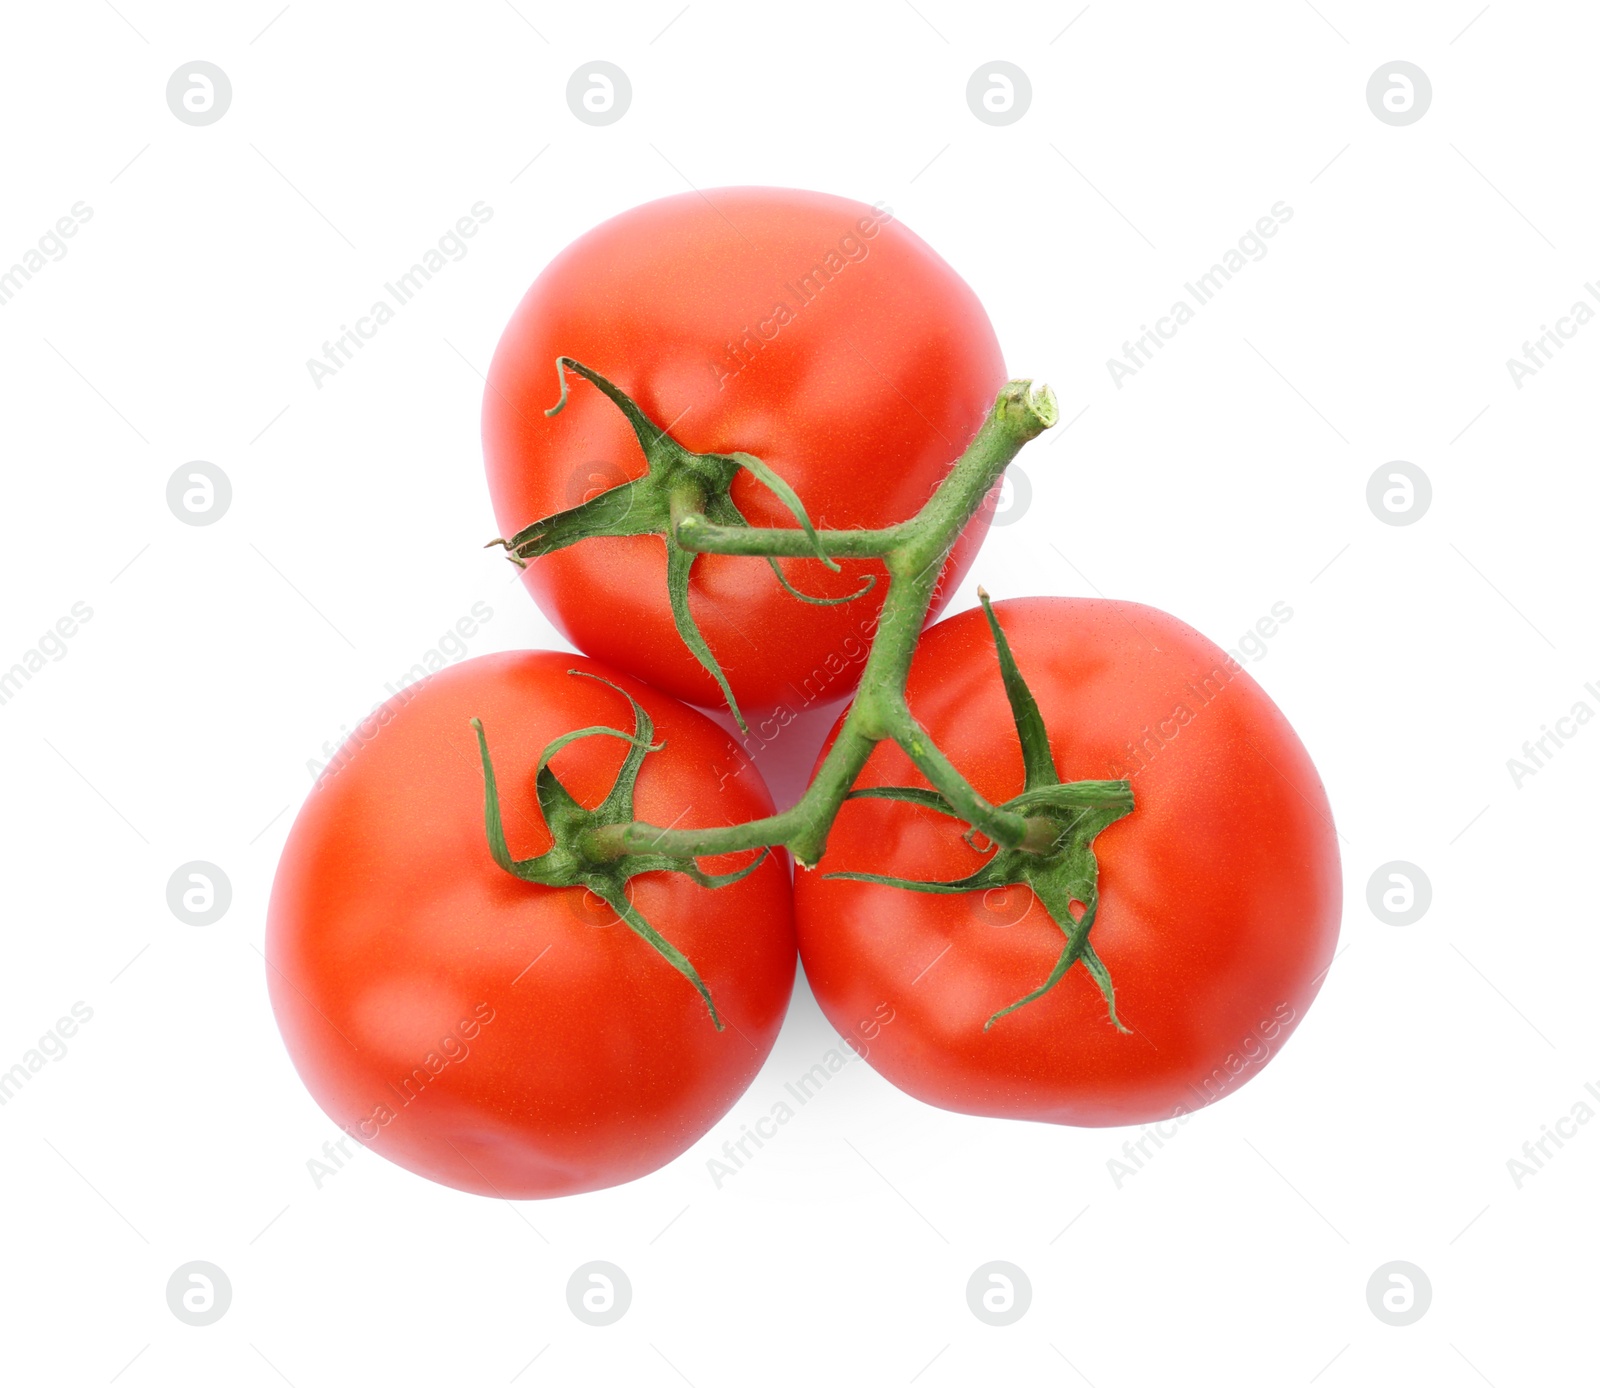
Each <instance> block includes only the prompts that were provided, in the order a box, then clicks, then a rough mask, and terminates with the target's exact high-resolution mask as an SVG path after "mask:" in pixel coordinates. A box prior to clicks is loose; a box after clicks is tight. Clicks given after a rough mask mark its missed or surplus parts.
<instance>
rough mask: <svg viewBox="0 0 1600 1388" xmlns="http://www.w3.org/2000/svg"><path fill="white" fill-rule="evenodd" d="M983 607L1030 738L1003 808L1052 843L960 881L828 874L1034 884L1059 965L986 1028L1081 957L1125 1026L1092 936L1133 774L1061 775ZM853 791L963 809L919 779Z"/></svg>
mask: <svg viewBox="0 0 1600 1388" xmlns="http://www.w3.org/2000/svg"><path fill="white" fill-rule="evenodd" d="M979 597H980V600H981V601H982V603H983V610H984V615H985V617H986V618H987V619H988V622H989V630H990V632H991V633H992V634H993V636H994V643H995V651H996V654H997V655H998V657H999V662H1000V677H1001V679H1002V681H1003V682H1004V684H1005V689H1006V698H1007V701H1008V702H1009V703H1010V705H1011V716H1012V722H1013V724H1014V726H1015V728H1016V733H1017V741H1018V742H1019V743H1020V744H1021V747H1022V761H1023V770H1024V788H1023V790H1022V792H1021V794H1019V795H1016V796H1014V797H1013V798H1012V799H1010V800H1007V801H1006V802H1005V803H1004V805H1002V806H1001V807H1000V808H1002V809H1004V810H1008V811H1011V812H1012V813H1015V814H1021V815H1025V816H1027V817H1029V818H1044V819H1047V820H1048V821H1050V823H1051V825H1052V827H1053V829H1054V831H1055V832H1054V839H1053V842H1052V844H1051V847H1050V848H1049V850H1048V851H1046V852H1043V853H1040V852H1030V851H1028V850H1026V849H1023V848H999V849H994V850H992V852H993V856H992V857H990V858H989V860H988V861H987V862H986V863H984V865H983V866H982V867H980V868H978V869H977V871H975V872H973V873H971V874H969V875H968V876H966V877H962V878H957V879H955V880H954V881H948V882H937V881H917V880H914V879H911V878H905V877H890V876H885V875H882V874H879V873H869V872H830V873H826V874H824V876H825V879H826V880H832V881H847V882H872V883H877V884H878V885H880V886H886V887H896V888H899V889H901V890H903V891H912V892H931V893H937V894H940V895H955V894H958V893H967V892H976V891H990V890H993V889H994V888H996V887H1012V886H1026V887H1027V888H1028V889H1029V890H1030V891H1032V893H1033V894H1034V896H1035V897H1036V898H1037V899H1038V901H1039V904H1040V905H1041V906H1043V907H1044V909H1045V913H1046V914H1047V915H1048V916H1049V917H1050V919H1051V920H1052V921H1054V922H1055V924H1056V926H1057V928H1058V929H1059V930H1060V931H1061V933H1062V936H1063V937H1064V938H1063V943H1062V947H1061V953H1060V954H1059V955H1058V956H1057V958H1056V962H1055V965H1054V967H1053V968H1052V969H1051V970H1050V973H1049V975H1048V976H1047V977H1046V978H1045V979H1044V981H1043V982H1041V983H1040V984H1039V986H1038V987H1037V988H1035V989H1033V990H1032V991H1031V992H1029V993H1027V994H1025V995H1024V996H1023V997H1020V998H1018V999H1017V1000H1016V1001H1015V1002H1013V1003H1011V1004H1010V1005H1008V1006H1006V1007H1003V1008H1001V1009H1000V1011H998V1012H996V1013H995V1014H994V1015H993V1016H992V1017H990V1018H989V1020H988V1021H987V1022H985V1023H984V1025H983V1029H984V1030H985V1031H988V1030H989V1028H990V1027H992V1026H993V1025H994V1024H995V1023H996V1022H998V1021H999V1020H1000V1019H1001V1018H1002V1017H1005V1016H1008V1015H1009V1014H1010V1013H1012V1012H1015V1011H1016V1010H1017V1009H1018V1008H1020V1007H1024V1006H1026V1005H1027V1004H1028V1003H1030V1002H1035V1001H1037V1000H1038V999H1039V998H1042V997H1043V996H1044V995H1045V994H1046V993H1048V992H1049V991H1050V990H1051V989H1052V988H1054V987H1055V986H1056V984H1058V983H1059V982H1060V981H1061V980H1062V979H1063V978H1064V977H1065V976H1066V975H1067V973H1068V971H1069V970H1070V969H1071V968H1072V966H1073V965H1074V964H1077V963H1081V964H1082V965H1083V966H1084V969H1085V971H1086V972H1087V973H1088V974H1089V976H1090V977H1091V978H1092V979H1093V980H1094V982H1095V986H1096V987H1098V988H1099V990H1100V993H1101V996H1102V997H1103V998H1104V999H1105V1004H1106V1012H1107V1015H1108V1016H1109V1018H1110V1020H1111V1023H1112V1025H1113V1026H1115V1027H1116V1028H1117V1030H1118V1031H1122V1032H1126V1031H1127V1030H1128V1028H1127V1027H1125V1026H1124V1025H1123V1024H1122V1019H1121V1018H1120V1017H1118V1016H1117V1004H1116V992H1115V989H1114V988H1113V986H1112V982H1111V972H1110V970H1109V969H1107V967H1106V965H1105V963H1104V961H1103V960H1102V959H1101V958H1100V956H1099V955H1098V954H1096V953H1095V952H1094V949H1093V947H1092V946H1091V945H1090V943H1089V931H1090V930H1091V929H1092V928H1093V926H1094V921H1095V916H1096V913H1097V911H1098V909H1099V901H1100V891H1099V878H1100V867H1099V862H1098V860H1097V859H1096V857H1095V853H1094V841H1095V839H1096V838H1097V837H1098V836H1099V835H1100V833H1101V831H1102V830H1104V829H1105V828H1107V827H1108V826H1109V825H1112V824H1115V823H1116V822H1117V821H1118V820H1119V819H1122V818H1124V817H1125V816H1127V815H1129V814H1132V813H1133V809H1134V801H1133V787H1132V785H1131V784H1130V783H1129V782H1127V781H1125V780H1124V781H1070V782H1065V783H1063V782H1062V780H1061V778H1060V775H1059V774H1058V773H1057V771H1056V766H1055V761H1054V759H1053V757H1052V756H1051V753H1050V741H1049V737H1048V734H1047V732H1046V729H1045V725H1044V718H1043V717H1042V716H1041V714H1040V712H1039V705H1038V703H1037V702H1036V701H1035V699H1034V697H1033V693H1032V691H1031V690H1030V689H1029V688H1028V685H1027V681H1026V680H1024V679H1023V677H1022V672H1021V670H1020V669H1019V668H1018V666H1017V663H1016V659H1015V657H1014V656H1013V655H1012V653H1011V644H1010V642H1009V641H1007V640H1006V636H1005V632H1004V631H1003V630H1002V629H1001V627H1000V623H999V621H998V620H997V619H996V617H995V615H994V609H993V608H992V607H991V606H990V603H989V595H988V594H987V593H985V592H983V590H982V589H979ZM848 798H850V799H852V800H872V799H876V800H895V801H899V802H901V803H903V804H908V805H916V806H919V807H920V808H923V809H929V810H936V811H937V812H938V813H940V814H943V815H950V816H952V817H953V818H957V819H959V818H960V816H959V815H958V814H957V813H956V811H955V810H954V809H953V808H952V806H951V805H950V803H949V802H948V801H947V800H946V799H945V798H944V797H943V796H942V795H940V794H939V792H938V791H935V790H929V789H924V788H919V787H916V786H869V787H864V788H861V789H856V790H852V791H851V792H850V795H849V797H848ZM977 833H978V831H977V830H976V829H973V828H969V829H968V830H967V831H966V833H965V834H964V835H963V838H964V839H965V840H966V841H967V843H968V844H969V846H971V845H972V844H973V840H974V838H975V837H976V836H977ZM1074 901H1080V902H1082V903H1083V906H1084V912H1083V915H1082V917H1081V918H1079V919H1077V920H1074V919H1073V917H1072V903H1073V902H1074Z"/></svg>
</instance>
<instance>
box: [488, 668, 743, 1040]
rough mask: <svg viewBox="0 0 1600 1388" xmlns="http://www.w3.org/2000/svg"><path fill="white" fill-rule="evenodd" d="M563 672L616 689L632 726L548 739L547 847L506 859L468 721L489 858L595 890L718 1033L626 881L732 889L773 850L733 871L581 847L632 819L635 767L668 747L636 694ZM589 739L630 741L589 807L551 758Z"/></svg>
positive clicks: (688, 969) (687, 969) (491, 781)
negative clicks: (671, 876)
mask: <svg viewBox="0 0 1600 1388" xmlns="http://www.w3.org/2000/svg"><path fill="white" fill-rule="evenodd" d="M567 673H568V674H569V675H572V676H576V677H579V678H583V679H592V680H595V681H597V682H598V683H600V684H603V685H605V686H606V687H607V688H609V689H614V690H616V692H617V693H619V694H621V695H622V696H623V698H625V699H627V701H628V703H629V705H630V707H631V708H632V710H633V731H632V732H631V733H625V732H623V731H622V730H621V729H620V728H612V727H607V726H604V725H596V726H593V727H588V728H578V729H575V730H574V731H572V732H569V733H563V734H562V735H561V736H560V737H557V738H555V739H554V740H553V741H551V742H550V743H548V744H547V745H546V746H545V748H544V750H543V751H542V752H541V753H540V754H539V760H538V763H537V766H536V768H535V775H534V787H535V795H536V798H537V800H538V805H539V812H540V814H541V815H542V817H543V819H544V822H545V826H546V828H548V829H549V831H550V838H551V846H550V848H549V849H547V850H546V851H545V852H544V853H541V854H537V855H535V856H534V857H532V858H524V859H521V860H518V859H514V858H512V856H511V850H510V847H509V845H508V844H507V842H506V835H505V823H504V820H503V818H502V812H501V808H500V791H499V785H498V782H497V781H496V778H495V771H494V761H493V758H492V757H491V756H490V755H489V741H488V737H487V736H486V734H485V733H484V729H483V723H482V721H481V720H479V719H477V718H474V719H472V720H471V722H472V728H473V731H474V732H475V733H476V734H477V738H478V755H479V760H480V761H481V763H482V766H483V794H484V809H483V817H484V832H485V835H486V836H487V838H488V841H489V855H490V857H492V858H493V859H494V861H495V864H496V865H497V866H498V867H500V868H501V869H503V870H504V871H506V872H508V873H510V874H511V875H512V876H513V877H516V878H519V879H521V880H522V881H524V882H532V883H535V884H537V885H539V886H545V887H583V888H586V889H587V890H589V891H591V892H593V893H594V894H595V895H596V896H598V897H600V898H601V900H603V901H605V902H606V903H607V904H608V905H609V906H610V907H611V909H612V910H614V911H615V912H616V913H617V915H618V917H619V919H621V920H622V921H624V922H625V923H626V924H627V926H628V928H629V929H630V930H632V931H633V933H634V934H635V935H637V936H638V937H639V938H640V939H642V940H644V941H645V942H646V943H647V944H648V945H649V946H650V947H651V948H652V949H654V950H655V951H656V952H657V953H658V954H660V955H661V957H662V958H663V959H664V960H666V962H667V963H669V964H670V965H672V967H673V968H674V969H676V970H677V971H678V972H679V973H680V974H682V975H683V976H684V977H685V978H686V979H688V980H689V982H690V983H692V984H693V985H694V987H695V990H696V991H697V992H698V993H699V994H700V996H701V998H702V999H703V1000H704V1002H705V1005H706V1010H707V1011H708V1012H709V1013H710V1014H711V1020H712V1022H713V1024H714V1025H715V1026H716V1028H717V1030H718V1031H721V1030H722V1029H723V1023H722V1018H721V1017H720V1016H719V1015H718V1013H717V1009H716V1005H715V1004H714V1003H713V1002H712V999H711V992H710V990H709V989H708V988H707V987H706V984H705V980H704V979H702V978H701V977H700V975H699V973H698V972H697V971H696V969H695V967H694V965H693V964H691V963H690V962H689V959H688V958H687V956H685V955H684V953H683V952H682V951H681V950H680V949H679V948H678V947H677V946H676V945H674V944H673V943H672V942H671V941H670V940H668V939H667V938H666V937H665V936H663V935H662V934H661V933H660V932H659V931H658V930H656V929H655V927H654V926H652V925H651V924H650V922H649V921H647V920H646V919H645V918H644V916H643V915H642V914H641V913H640V912H639V911H638V909H637V908H635V907H634V905H633V903H632V902H631V901H630V900H629V899H628V894H627V883H628V881H629V879H630V878H633V877H637V876H639V875H640V874H641V873H646V872H679V873H682V874H683V875H684V876H686V877H688V878H689V879H690V880H691V881H692V882H695V883H697V884H698V885H700V886H702V887H706V888H708V889H711V890H716V889H718V888H721V887H731V886H732V885H733V884H734V883H735V882H741V881H743V880H744V879H745V878H746V877H748V876H750V874H751V873H753V872H755V871H756V869H757V868H759V867H760V866H761V865H762V864H763V863H764V862H766V860H767V857H768V855H769V853H770V851H771V850H770V849H766V848H763V849H762V850H761V851H760V853H758V854H757V855H756V857H755V858H754V859H753V860H752V861H751V862H749V863H747V864H746V865H745V866H743V867H741V868H737V869H734V870H733V871H731V872H722V873H709V872H706V871H705V869H704V868H702V867H701V866H700V864H699V863H697V862H696V861H695V860H694V859H693V858H692V857H687V856H681V857H680V856H677V855H673V854H665V853H648V854H625V855H623V856H621V857H615V858H604V859H600V860H597V859H596V858H594V857H593V856H592V855H591V854H590V853H589V852H588V851H587V849H586V843H587V842H588V841H589V838H590V836H591V834H592V832H593V831H594V830H596V829H601V828H606V827H609V826H611V825H624V824H630V823H632V822H633V819H634V806H633V800H634V789H635V787H636V785H637V783H638V778H639V769H640V767H641V766H643V765H644V760H645V758H646V757H647V756H648V755H649V754H650V753H651V752H656V751H660V750H661V748H662V747H663V746H664V745H665V744H664V743H658V742H654V741H652V738H653V737H654V735H655V724H654V722H653V720H652V719H651V717H650V715H649V714H648V713H647V712H646V711H645V709H644V707H643V706H642V705H641V704H640V703H639V701H638V700H637V699H635V698H634V697H633V695H631V694H629V693H628V691H627V690H625V689H623V688H621V687H620V686H619V685H616V684H613V683H612V682H611V681H610V680H608V679H606V678H605V677H604V676H602V675H596V674H591V673H590V672H589V671H587V670H568V671H567ZM589 737H615V738H618V739H620V740H621V741H623V742H625V743H627V744H628V753H627V756H626V757H625V758H624V759H623V763H622V766H621V767H620V768H619V770H618V772H617V777H616V780H615V781H614V782H613V783H612V785H611V788H610V790H608V791H607V792H606V796H605V799H603V800H602V801H601V802H600V804H599V805H597V806H596V807H595V808H594V809H592V810H588V809H585V808H584V807H583V805H582V804H580V803H579V801H578V800H577V799H576V798H575V797H574V796H573V795H572V793H571V792H570V791H568V790H567V788H566V787H565V786H564V785H563V784H562V783H561V781H560V779H559V778H558V777H557V776H556V773H555V771H554V769H553V768H552V767H551V765H550V763H551V761H552V760H553V759H554V757H555V756H556V754H557V753H559V752H560V751H561V750H562V749H563V748H566V747H570V746H571V745H572V744H573V743H574V742H577V741H579V740H581V739H583V738H589Z"/></svg>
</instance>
